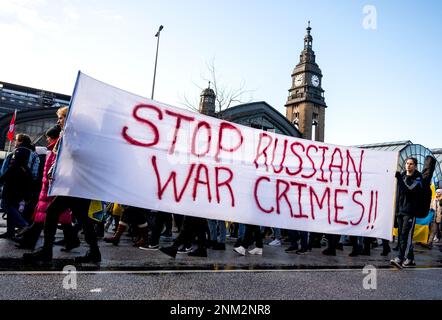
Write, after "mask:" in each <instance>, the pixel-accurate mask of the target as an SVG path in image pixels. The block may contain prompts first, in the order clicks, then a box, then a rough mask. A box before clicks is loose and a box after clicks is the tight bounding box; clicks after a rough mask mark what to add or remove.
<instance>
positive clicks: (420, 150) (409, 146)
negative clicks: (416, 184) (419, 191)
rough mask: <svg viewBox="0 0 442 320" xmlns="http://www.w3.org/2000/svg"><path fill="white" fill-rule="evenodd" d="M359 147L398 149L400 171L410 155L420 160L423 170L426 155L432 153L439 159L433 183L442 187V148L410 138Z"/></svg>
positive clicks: (420, 166)
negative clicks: (431, 148)
mask: <svg viewBox="0 0 442 320" xmlns="http://www.w3.org/2000/svg"><path fill="white" fill-rule="evenodd" d="M355 147H357V148H362V149H372V150H379V151H397V152H399V163H398V169H397V170H398V171H403V170H405V167H404V164H405V159H406V158H408V157H414V158H416V159H417V161H418V167H417V168H418V170H419V171H422V168H423V165H424V160H425V157H426V156H428V155H430V156H433V157H434V158H436V160H437V161H438V162H437V164H436V169H435V170H434V174H433V183H434V185H435V187H436V188H442V171H441V164H442V149H433V150H430V149H428V148H426V147H424V146H422V145H420V144H414V143H412V142H411V141H410V140H405V141H396V142H383V143H375V144H364V145H359V146H355Z"/></svg>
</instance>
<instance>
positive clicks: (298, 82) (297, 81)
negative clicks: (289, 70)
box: [295, 74, 304, 87]
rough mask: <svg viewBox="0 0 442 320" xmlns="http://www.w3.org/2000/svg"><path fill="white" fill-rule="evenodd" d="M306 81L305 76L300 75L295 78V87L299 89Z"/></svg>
mask: <svg viewBox="0 0 442 320" xmlns="http://www.w3.org/2000/svg"><path fill="white" fill-rule="evenodd" d="M303 81H304V75H302V74H298V75H297V76H296V77H295V86H297V87H299V86H300V85H302V82H303Z"/></svg>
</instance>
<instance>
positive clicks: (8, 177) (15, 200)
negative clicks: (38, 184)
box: [0, 164, 32, 207]
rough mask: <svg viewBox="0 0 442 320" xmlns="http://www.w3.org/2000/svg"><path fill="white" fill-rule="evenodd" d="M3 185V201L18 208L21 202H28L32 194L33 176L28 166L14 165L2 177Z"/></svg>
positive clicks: (0, 179)
mask: <svg viewBox="0 0 442 320" xmlns="http://www.w3.org/2000/svg"><path fill="white" fill-rule="evenodd" d="M0 183H3V184H4V186H3V192H2V199H3V200H4V201H6V202H7V203H8V204H9V205H12V206H17V207H18V204H19V202H20V201H23V200H24V201H25V202H28V201H29V200H30V198H31V192H32V174H31V171H30V170H29V168H28V167H26V165H24V166H21V165H18V164H12V165H11V166H9V168H8V169H7V170H6V171H5V173H4V174H3V175H2V176H1V177H0Z"/></svg>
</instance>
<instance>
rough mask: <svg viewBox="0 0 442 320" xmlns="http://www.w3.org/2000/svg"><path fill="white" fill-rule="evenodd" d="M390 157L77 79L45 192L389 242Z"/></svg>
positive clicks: (392, 169)
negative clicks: (244, 123)
mask: <svg viewBox="0 0 442 320" xmlns="http://www.w3.org/2000/svg"><path fill="white" fill-rule="evenodd" d="M397 157H398V154H397V153H396V152H381V151H371V150H363V149H358V148H350V147H343V146H336V145H331V144H325V143H320V142H315V141H310V140H303V139H299V138H293V137H288V136H284V135H280V134H275V133H272V132H266V131H262V130H257V129H253V128H249V127H245V126H242V125H238V124H235V123H231V122H227V121H223V120H222V119H217V118H213V117H208V116H204V115H201V114H198V113H193V112H190V111H187V110H183V109H180V108H176V107H172V106H170V105H166V104H163V103H160V102H157V101H153V100H149V99H147V98H143V97H140V96H137V95H134V94H131V93H128V92H126V91H123V90H121V89H118V88H115V87H112V86H110V85H107V84H105V83H102V82H100V81H97V80H95V79H93V78H91V77H89V76H87V75H85V74H82V73H79V76H78V79H77V83H76V87H75V90H74V94H73V97H72V101H71V105H70V108H69V114H68V118H67V121H66V126H65V131H64V136H63V140H62V144H61V149H60V152H59V155H58V157H57V163H56V168H55V172H54V176H53V178H54V179H53V183H52V186H51V190H50V194H51V195H65V196H75V197H80V198H88V199H95V200H101V201H108V202H118V203H121V204H126V205H131V206H136V207H143V208H148V209H154V210H158V211H163V212H172V213H176V214H182V215H189V216H197V217H204V218H210V219H217V220H225V221H234V222H240V223H247V224H255V225H261V226H270V227H278V228H284V229H294V230H304V231H311V232H320V233H332V234H345V235H356V236H369V237H378V238H383V239H391V238H392V229H393V217H394V199H395V186H396V182H395V178H394V174H395V170H396V167H397Z"/></svg>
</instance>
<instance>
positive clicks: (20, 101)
mask: <svg viewBox="0 0 442 320" xmlns="http://www.w3.org/2000/svg"><path fill="white" fill-rule="evenodd" d="M70 100H71V97H70V96H68V95H64V94H60V93H56V92H51V91H45V90H41V89H35V88H31V87H25V86H21V85H17V84H12V83H8V82H0V149H2V150H7V149H8V147H9V141H7V140H6V133H7V131H8V128H9V123H10V121H11V118H12V114H13V113H14V111H15V110H17V117H16V127H15V132H17V133H26V134H28V135H29V136H30V137H31V139H32V140H33V141H34V143H35V142H37V145H38V144H44V143H45V139H43V140H42V139H41V137H42V136H44V133H45V132H46V130H47V129H48V128H49V127H51V126H53V125H55V124H56V123H57V116H56V114H55V111H56V108H57V107H59V106H61V105H69V102H70Z"/></svg>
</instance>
